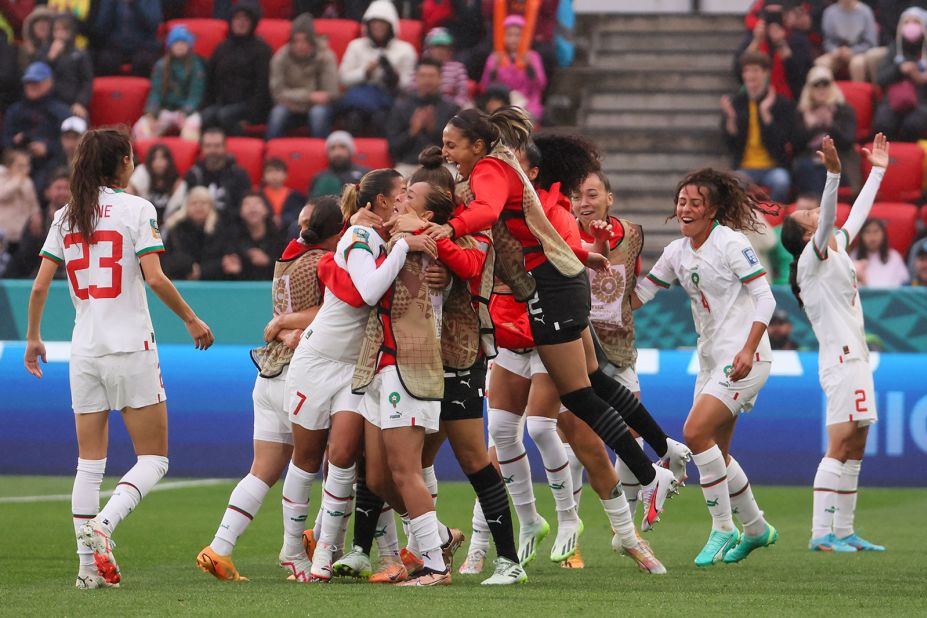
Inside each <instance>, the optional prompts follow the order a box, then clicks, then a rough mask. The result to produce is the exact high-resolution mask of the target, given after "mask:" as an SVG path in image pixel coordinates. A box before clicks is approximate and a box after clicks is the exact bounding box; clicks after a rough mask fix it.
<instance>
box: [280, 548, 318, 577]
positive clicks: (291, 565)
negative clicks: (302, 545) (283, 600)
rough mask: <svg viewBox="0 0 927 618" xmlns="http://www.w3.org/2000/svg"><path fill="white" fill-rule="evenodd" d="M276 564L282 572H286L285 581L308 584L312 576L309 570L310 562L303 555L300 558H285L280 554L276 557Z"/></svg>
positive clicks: (285, 556)
mask: <svg viewBox="0 0 927 618" xmlns="http://www.w3.org/2000/svg"><path fill="white" fill-rule="evenodd" d="M278 564H279V565H280V568H281V569H283V570H284V571H287V573H288V576H287V579H288V580H291V581H297V582H308V581H309V580H310V579H311V578H312V575H311V574H310V570H311V569H312V561H311V560H310V559H309V556H307V555H306V554H305V553H303V554H302V555H301V556H287V555H286V554H284V553H283V551H281V552H280V555H279V556H278Z"/></svg>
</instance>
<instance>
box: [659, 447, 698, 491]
mask: <svg viewBox="0 0 927 618" xmlns="http://www.w3.org/2000/svg"><path fill="white" fill-rule="evenodd" d="M690 461H692V451H691V450H689V447H688V446H686V445H685V444H683V443H682V442H677V441H676V440H673V439H672V438H667V439H666V455H664V456H663V458H662V459H660V465H661V466H663V467H664V468H667V469H669V471H670V472H672V473H673V476H674V477H675V478H676V482H677V483H679V484H680V485H685V484H686V479H687V478H689V475H688V474H687V473H686V464H687V463H689V462H690Z"/></svg>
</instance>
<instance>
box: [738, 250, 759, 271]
mask: <svg viewBox="0 0 927 618" xmlns="http://www.w3.org/2000/svg"><path fill="white" fill-rule="evenodd" d="M741 253H743V254H744V257H745V258H747V262H748V263H749V264H750V266H756V265H757V264H759V263H760V258H758V257H756V251H754V250H753V248H752V247H747V248H746V249H744V250H743V251H741Z"/></svg>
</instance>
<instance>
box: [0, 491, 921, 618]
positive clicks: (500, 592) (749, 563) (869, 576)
mask: <svg viewBox="0 0 927 618" xmlns="http://www.w3.org/2000/svg"><path fill="white" fill-rule="evenodd" d="M171 480H173V479H171ZM113 482H114V481H113V480H110V482H108V483H107V485H106V487H111V486H112V484H113ZM70 484H71V479H69V478H61V477H56V478H49V477H16V476H5V477H0V522H2V523H3V528H4V530H5V533H6V534H5V537H6V538H5V543H4V544H3V550H2V551H0V614H2V615H11V616H12V615H15V616H23V615H42V616H47V615H51V616H130V615H131V616H136V615H150V616H167V615H170V616H180V615H193V614H196V615H209V616H242V615H247V616H255V615H285V616H298V615H302V616H326V615H339V614H340V615H343V616H377V615H385V614H386V613H393V614H395V615H400V616H434V617H440V616H485V617H487V618H496V617H503V616H504V617H506V618H508V617H514V616H525V615H533V616H536V617H540V616H606V615H608V616H622V615H629V616H638V615H647V616H657V615H668V614H669V613H670V612H672V613H673V614H674V615H676V616H680V617H684V618H688V617H689V616H756V615H770V616H797V615H826V616H828V617H831V618H843V617H844V616H851V615H875V613H876V612H878V614H879V615H888V616H893V617H894V616H914V615H920V616H924V615H927V599H925V592H927V587H925V586H927V559H925V557H924V546H925V541H927V535H925V532H924V530H925V528H924V521H925V520H924V517H925V514H927V490H923V489H869V488H865V489H864V490H863V491H862V492H861V494H860V505H859V509H858V511H857V521H858V524H859V525H858V531H859V532H860V533H861V534H862V535H864V536H865V537H867V538H869V539H871V540H872V541H874V542H877V543H883V544H885V545H886V546H888V549H889V551H887V552H886V553H884V554H855V555H833V554H822V553H811V552H809V551H808V550H807V541H808V535H809V532H808V527H809V523H810V505H811V493H810V490H808V489H807V488H776V487H757V488H755V494H756V496H757V498H758V500H759V502H760V505H761V506H762V507H763V508H764V509H765V511H766V514H767V516H768V518H769V520H770V521H771V522H772V523H773V524H774V525H776V526H777V527H778V528H779V531H780V538H779V542H778V543H777V544H776V545H775V546H773V547H772V548H769V549H764V550H758V551H757V552H755V553H754V554H753V555H751V556H750V558H748V559H747V560H746V561H745V562H744V563H742V564H738V565H716V566H714V567H710V568H707V569H697V568H696V567H695V566H694V565H693V564H692V559H693V558H694V557H695V554H696V553H697V552H698V550H699V549H700V548H701V546H702V543H703V542H704V540H705V538H706V537H707V534H708V528H709V518H708V514H707V512H706V511H705V508H704V505H703V500H702V497H701V493H700V492H699V490H698V487H697V486H690V487H686V488H684V489H683V490H682V493H681V495H680V496H678V497H675V498H674V499H673V500H671V501H670V502H669V504H668V511H667V513H666V514H665V516H664V520H663V522H662V523H660V524H659V525H658V526H657V528H656V530H654V531H653V532H651V533H648V535H647V538H649V539H650V541H651V543H652V545H653V547H654V550H655V551H656V553H657V555H658V556H659V557H660V558H661V559H662V560H663V562H664V564H665V565H666V567H667V569H668V570H669V574H668V575H666V576H664V577H657V576H650V575H646V574H643V573H640V572H639V571H638V570H637V568H636V567H635V565H634V564H633V563H632V562H631V561H630V560H629V559H628V558H625V557H621V556H618V555H616V554H614V553H612V551H611V549H610V545H609V539H610V531H609V529H608V525H607V521H606V519H605V516H604V514H603V513H602V511H601V507H600V505H599V504H598V501H597V500H596V498H595V496H594V495H593V493H592V491H591V490H590V489H589V488H588V487H587V488H586V489H585V491H584V492H583V499H582V508H581V515H582V516H583V519H584V520H585V523H586V533H585V534H584V535H583V537H582V539H581V542H580V546H581V548H582V553H583V556H584V557H585V559H586V565H587V566H586V568H585V569H584V570H582V571H570V570H564V569H561V568H559V567H558V566H557V565H555V564H553V563H551V562H549V560H548V559H547V557H546V552H547V551H549V549H550V543H551V539H550V538H549V539H548V540H547V541H545V543H544V544H543V546H542V549H541V552H540V553H539V557H538V559H537V560H536V561H535V562H534V563H532V564H531V565H530V566H529V568H528V572H529V582H528V584H527V585H524V586H517V587H509V588H489V589H487V588H486V587H481V586H480V585H479V582H480V581H481V579H482V577H479V576H466V577H465V576H459V575H457V574H456V572H455V575H454V582H453V585H452V586H450V587H448V588H440V589H427V590H426V589H422V590H416V589H402V588H390V587H387V586H375V585H370V584H366V583H357V582H353V581H334V582H333V583H331V584H328V585H324V584H295V583H293V582H287V581H286V580H285V578H284V576H285V574H284V572H283V571H282V570H281V569H279V568H278V567H277V566H276V557H277V552H278V550H279V548H280V538H281V518H280V506H279V505H280V484H278V485H277V486H276V487H275V488H274V489H273V490H272V491H271V493H270V494H269V495H268V497H267V499H266V500H265V502H264V506H263V509H262V510H261V512H260V513H259V515H258V516H257V517H256V518H255V521H254V523H253V524H252V526H251V529H250V530H249V531H248V533H247V534H245V536H243V537H242V538H241V539H240V541H239V544H238V548H237V549H236V552H235V562H236V565H237V566H238V568H239V570H240V571H241V572H242V574H244V575H246V576H247V577H249V578H250V579H251V581H250V582H247V583H241V584H232V583H226V582H219V581H216V580H214V579H213V578H212V577H211V576H209V575H206V574H205V573H202V572H200V571H199V570H198V569H197V568H196V566H195V565H194V556H195V555H196V553H197V552H198V551H199V550H200V549H201V548H202V547H203V546H204V545H206V544H207V543H208V542H209V541H210V540H211V539H212V534H213V532H214V531H215V528H216V526H217V525H218V522H219V519H220V517H221V515H222V511H223V509H224V507H225V504H226V500H227V499H228V495H229V493H230V491H231V490H232V488H233V487H234V481H228V482H222V483H220V484H217V485H213V486H208V487H202V488H186V489H171V490H167V491H162V492H156V493H152V494H151V495H150V496H149V497H148V498H146V500H145V501H144V502H143V503H142V505H141V506H140V508H139V509H138V510H137V511H136V512H135V513H133V514H132V515H131V516H130V517H129V518H128V519H127V520H126V521H125V522H124V523H123V524H122V526H120V528H119V530H118V531H117V532H116V534H115V540H116V542H117V543H118V547H117V552H116V554H117V557H118V558H119V562H120V566H121V568H122V573H123V584H122V588H121V589H118V590H98V591H79V590H76V589H75V588H74V576H75V574H76V571H77V561H76V557H75V555H74V537H73V530H72V527H71V523H70V513H69V502H68V501H67V500H58V501H44V502H33V503H10V502H9V501H8V500H6V498H8V497H12V496H36V495H48V494H69V493H70ZM106 487H105V488H106ZM314 490H315V491H314V492H313V498H312V506H311V507H310V519H312V517H314V513H315V507H316V506H317V505H318V493H319V487H318V486H316V487H315V488H314ZM440 492H441V495H440V498H439V502H438V507H439V508H438V511H439V515H440V517H441V519H442V520H443V521H444V522H445V523H447V524H449V525H452V526H457V527H459V528H461V529H462V530H464V531H465V532H466V533H467V534H469V527H470V526H469V523H470V512H471V505H472V502H471V501H472V493H471V490H470V488H469V486H466V485H463V484H459V483H443V484H442V485H441V486H440ZM535 492H536V495H537V497H538V501H539V508H540V510H541V512H542V514H544V515H545V516H548V517H549V519H550V520H551V521H552V522H553V520H554V512H553V506H552V500H551V497H550V492H549V491H548V490H547V489H546V488H545V487H544V486H543V485H542V486H538V487H536V489H535ZM464 551H465V550H464V549H461V552H460V554H458V560H457V562H458V563H459V561H460V560H462V559H463V553H464ZM455 566H456V565H455ZM485 575H488V573H486V574H485Z"/></svg>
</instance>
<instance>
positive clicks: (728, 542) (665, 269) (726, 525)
mask: <svg viewBox="0 0 927 618" xmlns="http://www.w3.org/2000/svg"><path fill="white" fill-rule="evenodd" d="M676 196H677V197H676V211H675V214H674V216H675V217H676V218H677V219H679V228H680V231H681V232H682V234H683V236H684V238H680V239H678V240H675V241H673V242H672V243H670V244H669V245H668V246H667V247H666V249H664V251H663V255H662V256H661V257H660V259H659V260H658V261H657V263H656V264H655V265H654V267H653V269H652V270H651V271H650V273H648V274H647V276H646V277H645V278H643V279H641V280H640V281H639V282H638V284H637V288H636V289H635V295H636V298H632V306H633V307H635V308H636V307H639V306H640V305H641V304H642V303H645V302H647V301H649V300H650V299H652V298H653V297H654V295H655V294H656V293H657V292H658V291H659V290H660V289H662V288H668V287H669V286H670V284H672V283H673V282H677V281H678V283H679V285H680V286H682V288H683V289H684V290H685V291H686V294H688V296H689V299H690V301H691V306H692V318H693V319H694V321H695V330H696V332H697V333H698V352H697V353H698V359H699V374H698V378H697V380H696V383H695V401H694V403H693V405H692V409H691V410H690V411H689V416H688V418H687V419H686V424H685V427H684V428H683V434H684V436H685V439H686V444H688V445H689V447H690V448H691V449H692V452H693V453H694V455H693V456H692V459H693V460H694V461H695V464H696V466H697V467H698V470H699V482H700V483H701V485H702V492H703V493H704V495H705V502H706V504H707V505H708V510H709V512H710V513H711V518H712V530H711V534H710V535H709V537H708V542H707V543H706V545H705V547H704V548H703V549H702V551H701V552H700V553H699V554H698V556H697V557H696V559H695V564H696V565H698V566H709V565H711V564H714V563H716V562H719V561H721V560H724V561H725V562H737V561H739V560H743V559H744V558H746V557H747V555H748V554H749V553H750V552H751V551H753V550H754V549H756V548H758V547H765V546H768V545H771V544H772V543H774V542H775V541H776V539H777V538H778V533H777V532H776V529H775V528H773V527H772V526H770V525H769V524H767V523H766V520H765V519H764V518H763V512H762V511H761V510H760V509H759V507H758V506H757V504H756V501H755V500H754V499H753V493H752V491H751V490H750V483H749V482H748V480H747V477H746V475H745V474H744V472H743V470H742V469H741V467H740V464H738V463H737V461H736V460H735V459H734V458H733V456H731V455H730V445H731V438H732V437H733V434H734V426H735V425H736V423H737V419H738V417H739V415H740V414H741V413H742V412H748V411H749V410H750V409H751V408H752V407H753V404H754V403H755V401H756V397H757V395H758V394H759V392H760V389H761V388H762V387H763V385H764V384H765V383H766V379H767V378H768V377H769V371H770V365H771V362H772V351H771V349H770V345H769V337H768V336H767V334H766V326H767V324H768V323H769V319H770V317H772V313H773V311H774V309H775V307H776V301H775V299H774V298H773V295H772V291H771V290H770V288H769V283H768V282H767V280H766V277H765V274H766V272H765V271H764V269H763V266H762V265H761V264H760V261H759V259H758V258H757V256H756V252H755V251H754V250H753V247H751V245H750V241H749V240H747V237H746V236H744V235H743V234H742V233H741V232H740V231H737V230H743V229H752V228H753V227H755V226H756V219H755V218H754V212H753V211H754V210H758V209H759V208H760V207H759V205H758V204H757V203H756V201H755V200H754V199H753V198H752V197H750V196H749V195H747V194H746V193H745V191H744V190H743V188H742V187H741V186H740V183H739V182H738V179H737V178H736V177H735V176H733V175H731V174H727V173H724V172H717V171H715V170H711V169H704V170H700V171H697V172H694V173H692V174H689V175H688V176H686V177H685V178H684V179H683V180H682V181H680V183H679V184H678V186H677V188H676ZM732 507H733V510H732ZM733 513H737V516H738V518H739V519H740V521H741V523H742V524H743V527H744V532H743V534H740V533H739V532H738V530H737V528H736V526H735V525H734V522H733V518H732V514H733Z"/></svg>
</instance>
